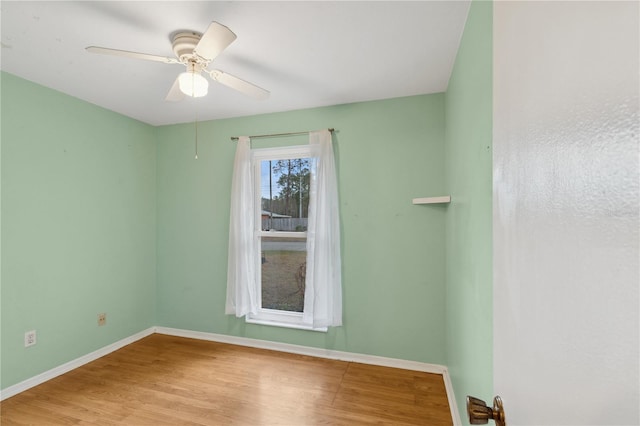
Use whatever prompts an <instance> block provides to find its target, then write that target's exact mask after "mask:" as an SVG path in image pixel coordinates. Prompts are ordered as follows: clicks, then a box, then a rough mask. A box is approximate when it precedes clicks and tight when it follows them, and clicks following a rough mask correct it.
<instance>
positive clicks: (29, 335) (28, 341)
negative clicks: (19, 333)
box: [24, 330, 36, 348]
mask: <svg viewBox="0 0 640 426" xmlns="http://www.w3.org/2000/svg"><path fill="white" fill-rule="evenodd" d="M35 344H36V331H35V330H31V331H27V332H26V333H24V347H25V348H27V347H29V346H33V345H35Z"/></svg>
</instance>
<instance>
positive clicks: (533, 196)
mask: <svg viewBox="0 0 640 426" xmlns="http://www.w3.org/2000/svg"><path fill="white" fill-rule="evenodd" d="M638 22H639V10H638V2H511V1H505V2H502V1H497V2H496V3H495V4H494V168H493V173H494V277H495V278H494V279H495V281H494V389H495V392H496V394H500V395H501V396H502V397H503V400H504V401H505V408H506V415H507V420H508V424H509V425H510V426H513V425H518V424H532V425H533V424H535V425H560V424H574V425H578V424H580V425H586V424H589V425H614V424H638V423H639V422H640V414H639V406H640V397H639V395H640V393H639V379H640V377H639V369H638V363H639V358H638V346H639V332H640V330H639V326H638V323H639V316H638V310H639V300H638V298H639V293H638V286H639V283H638V281H639V260H638V259H639V250H638V227H639V221H638V218H639V215H638V200H639V199H638V181H639V172H638V169H639V167H638V163H639V162H638V160H639V156H638V153H639V151H638V137H639V135H640V128H639V125H638V119H639V114H638V109H639V108H638V91H639V83H638V79H639V66H638V57H639V43H638V40H639V30H638V27H639V24H638Z"/></svg>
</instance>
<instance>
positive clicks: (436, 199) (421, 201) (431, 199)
mask: <svg viewBox="0 0 640 426" xmlns="http://www.w3.org/2000/svg"><path fill="white" fill-rule="evenodd" d="M450 202H451V195H443V196H442V197H427V198H414V199H413V204H442V203H450Z"/></svg>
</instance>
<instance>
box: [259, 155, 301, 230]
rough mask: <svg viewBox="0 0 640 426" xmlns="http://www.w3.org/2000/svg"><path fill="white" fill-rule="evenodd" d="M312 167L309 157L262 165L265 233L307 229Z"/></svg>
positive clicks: (262, 162)
mask: <svg viewBox="0 0 640 426" xmlns="http://www.w3.org/2000/svg"><path fill="white" fill-rule="evenodd" d="M310 167H311V159H310V158H293V159H289V160H265V161H261V162H260V172H261V173H260V182H261V184H260V186H261V188H260V191H261V196H262V200H261V203H262V229H263V230H276V231H297V232H303V231H306V230H307V218H308V217H309V215H308V210H309V178H310V173H309V171H310Z"/></svg>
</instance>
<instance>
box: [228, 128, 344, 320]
mask: <svg viewBox="0 0 640 426" xmlns="http://www.w3.org/2000/svg"><path fill="white" fill-rule="evenodd" d="M309 144H310V145H311V150H312V156H313V159H314V162H315V167H312V168H311V169H312V174H311V185H310V191H309V192H310V196H309V200H310V201H309V219H308V224H307V270H306V284H305V294H304V311H303V316H302V320H303V322H304V323H305V324H308V325H311V326H313V328H321V327H331V326H339V325H342V273H341V264H340V221H339V215H338V184H337V178H336V168H335V160H334V157H333V147H332V144H331V133H330V132H329V131H328V130H322V131H318V132H311V133H310V134H309ZM258 190H259V189H254V176H253V167H252V164H251V146H250V140H249V138H248V137H241V138H239V140H238V147H237V149H236V157H235V163H234V168H233V183H232V186H231V219H230V224H229V225H230V226H229V264H228V268H227V300H226V306H225V312H226V313H227V314H228V315H235V316H237V317H242V316H244V315H246V314H254V315H255V314H256V313H257V312H258V309H259V306H257V301H258V297H257V296H258V295H257V291H258V289H259V286H258V283H257V276H258V274H257V272H258V271H257V270H256V268H258V267H260V266H259V262H258V256H259V253H260V246H259V239H258V237H257V236H256V234H255V231H256V229H257V228H256V227H255V220H256V206H255V203H256V202H257V200H258V197H257V194H255V193H254V191H258Z"/></svg>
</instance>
